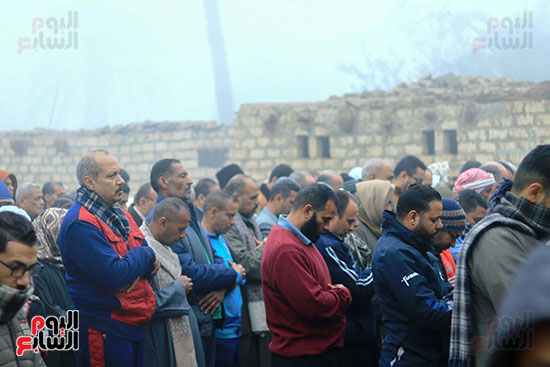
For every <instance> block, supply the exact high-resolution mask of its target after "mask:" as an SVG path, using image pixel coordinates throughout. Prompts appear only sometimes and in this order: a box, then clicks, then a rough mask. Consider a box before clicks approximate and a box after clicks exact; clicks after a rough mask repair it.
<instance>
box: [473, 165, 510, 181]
mask: <svg viewBox="0 0 550 367" xmlns="http://www.w3.org/2000/svg"><path fill="white" fill-rule="evenodd" d="M479 168H480V169H482V170H484V171H485V172H489V173H492V174H493V177H494V178H495V181H496V183H497V184H499V183H501V182H502V181H503V180H504V177H506V178H510V176H509V174H508V170H507V169H506V168H505V167H504V166H503V165H502V164H500V163H498V162H494V161H491V162H487V163H485V164H483V165H482V166H480V167H479Z"/></svg>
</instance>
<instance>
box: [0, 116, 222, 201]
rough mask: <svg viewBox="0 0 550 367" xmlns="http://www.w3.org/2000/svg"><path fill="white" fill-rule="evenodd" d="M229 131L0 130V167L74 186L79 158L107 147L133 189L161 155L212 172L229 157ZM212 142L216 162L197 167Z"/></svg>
mask: <svg viewBox="0 0 550 367" xmlns="http://www.w3.org/2000/svg"><path fill="white" fill-rule="evenodd" d="M232 135H233V131H232V129H231V128H226V127H223V126H221V125H218V124H217V123H216V122H215V121H208V122H164V123H151V122H145V123H142V124H130V125H126V126H115V127H105V128H102V129H97V130H76V131H53V130H43V129H35V130H33V131H30V132H27V131H25V132H22V131H10V132H3V133H2V134H1V135H0V142H1V146H0V157H1V160H0V167H1V169H4V170H7V171H10V172H14V173H15V174H16V176H17V178H18V181H19V182H24V181H32V182H37V183H39V184H44V183H45V182H47V181H48V180H54V179H55V180H59V181H62V182H64V183H65V184H66V185H67V187H68V188H69V189H70V190H74V189H76V187H77V181H76V175H75V172H76V165H77V163H78V161H79V159H80V158H81V157H82V156H83V155H84V154H86V153H87V152H89V151H90V150H92V149H105V150H108V151H109V152H111V153H112V154H113V155H114V156H115V157H117V159H118V161H119V163H120V165H121V166H122V167H123V168H125V169H126V170H127V171H128V173H129V174H130V176H131V180H130V187H131V189H132V193H135V192H136V191H137V189H138V188H139V186H140V185H141V184H143V183H145V182H149V173H150V171H151V167H152V165H153V164H154V163H155V162H156V161H158V160H159V159H162V158H174V157H176V158H178V159H180V160H181V161H182V163H183V164H184V166H185V167H186V168H187V169H189V171H190V172H191V173H192V177H193V178H202V177H210V176H214V174H215V173H216V171H217V169H218V167H219V166H220V165H223V164H226V163H227V162H228V161H229V160H230V159H231V152H232V151H231V150H232V146H233V141H232ZM213 147H214V148H216V149H215V152H217V153H219V156H217V157H214V158H215V159H214V163H216V164H210V163H211V162H208V161H207V162H206V163H207V164H206V165H202V166H201V167H199V154H200V153H201V151H202V149H211V148H213ZM131 196H132V195H131Z"/></svg>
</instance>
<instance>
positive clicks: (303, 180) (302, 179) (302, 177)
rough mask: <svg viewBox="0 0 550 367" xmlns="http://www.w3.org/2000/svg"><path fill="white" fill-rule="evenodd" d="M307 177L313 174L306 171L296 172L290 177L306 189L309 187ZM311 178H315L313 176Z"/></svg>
mask: <svg viewBox="0 0 550 367" xmlns="http://www.w3.org/2000/svg"><path fill="white" fill-rule="evenodd" d="M307 176H311V174H309V173H308V172H306V171H294V172H292V173H291V174H290V176H289V177H290V178H292V179H293V180H295V181H296V182H298V183H299V184H300V186H302V187H305V186H306V185H307ZM311 177H312V178H313V176H311Z"/></svg>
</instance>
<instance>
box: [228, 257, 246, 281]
mask: <svg viewBox="0 0 550 367" xmlns="http://www.w3.org/2000/svg"><path fill="white" fill-rule="evenodd" d="M227 262H228V263H229V266H231V267H232V268H233V269H234V270H235V271H236V272H237V273H239V274H240V276H241V278H244V277H245V276H246V269H245V268H244V267H243V266H242V265H241V264H237V263H234V262H232V261H231V260H229V259H227Z"/></svg>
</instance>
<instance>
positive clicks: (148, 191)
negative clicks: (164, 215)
mask: <svg viewBox="0 0 550 367" xmlns="http://www.w3.org/2000/svg"><path fill="white" fill-rule="evenodd" d="M156 204H157V193H156V191H155V190H153V187H152V186H151V184H150V183H149V182H147V183H144V184H143V185H141V187H140V188H139V190H138V191H137V193H136V195H135V196H134V203H133V204H132V205H130V208H129V209H128V214H130V215H131V216H132V218H134V221H135V222H136V224H137V226H138V227H141V224H142V223H143V221H144V220H145V218H147V216H148V215H149V213H151V210H152V209H153V208H154V207H155V205H156Z"/></svg>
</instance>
